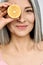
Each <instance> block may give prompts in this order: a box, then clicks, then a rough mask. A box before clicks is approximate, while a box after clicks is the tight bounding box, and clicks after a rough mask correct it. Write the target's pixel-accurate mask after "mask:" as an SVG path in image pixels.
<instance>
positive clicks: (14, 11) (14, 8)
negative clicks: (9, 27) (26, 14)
mask: <svg viewBox="0 0 43 65" xmlns="http://www.w3.org/2000/svg"><path fill="white" fill-rule="evenodd" d="M7 13H8V15H9V16H10V17H11V18H18V17H19V16H20V15H21V9H20V7H19V6H18V5H16V4H13V5H11V6H9V7H8V9H7Z"/></svg>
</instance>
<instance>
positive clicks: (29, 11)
mask: <svg viewBox="0 0 43 65" xmlns="http://www.w3.org/2000/svg"><path fill="white" fill-rule="evenodd" d="M25 11H26V12H27V13H33V12H34V11H33V10H25Z"/></svg>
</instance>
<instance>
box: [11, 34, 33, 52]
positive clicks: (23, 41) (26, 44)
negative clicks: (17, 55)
mask: <svg viewBox="0 0 43 65" xmlns="http://www.w3.org/2000/svg"><path fill="white" fill-rule="evenodd" d="M11 35H12V36H11V44H12V45H13V46H15V47H16V49H17V50H19V51H20V50H26V49H27V48H30V47H31V46H32V45H33V43H32V40H31V38H30V35H26V36H24V37H18V36H16V35H14V34H11Z"/></svg>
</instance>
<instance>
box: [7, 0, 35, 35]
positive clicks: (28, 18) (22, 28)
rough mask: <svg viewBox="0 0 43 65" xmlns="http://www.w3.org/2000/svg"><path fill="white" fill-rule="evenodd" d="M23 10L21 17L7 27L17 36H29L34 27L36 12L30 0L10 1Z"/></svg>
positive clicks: (9, 0)
mask: <svg viewBox="0 0 43 65" xmlns="http://www.w3.org/2000/svg"><path fill="white" fill-rule="evenodd" d="M8 2H11V3H13V4H17V5H19V6H20V8H21V16H20V17H19V18H18V19H17V20H14V21H12V22H11V23H9V24H8V25H7V27H8V29H9V30H10V32H11V33H13V34H16V35H17V36H26V35H28V34H29V33H30V32H31V31H32V29H33V26H34V12H33V8H32V6H31V4H30V3H29V1H28V0H8Z"/></svg>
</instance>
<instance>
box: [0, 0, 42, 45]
mask: <svg viewBox="0 0 43 65" xmlns="http://www.w3.org/2000/svg"><path fill="white" fill-rule="evenodd" d="M1 1H2V0H1ZM3 1H4V0H3ZM30 1H31V3H32V6H33V9H34V14H35V33H34V40H35V42H36V43H37V42H40V41H41V38H42V30H41V29H42V28H41V14H40V7H39V4H38V1H37V0H30ZM9 41H10V38H9V34H8V31H7V29H6V27H4V28H3V29H2V30H0V44H2V45H4V44H7V43H8V42H9Z"/></svg>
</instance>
